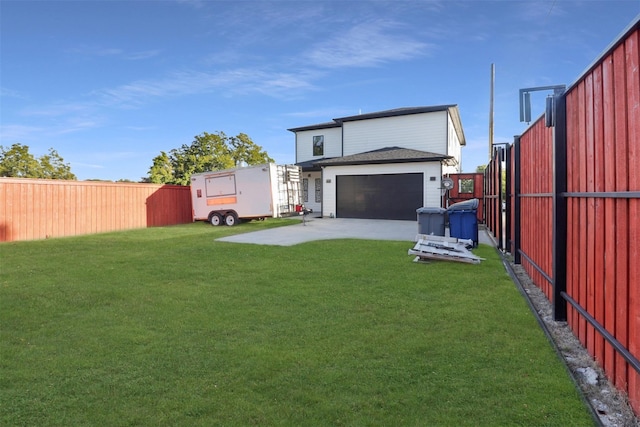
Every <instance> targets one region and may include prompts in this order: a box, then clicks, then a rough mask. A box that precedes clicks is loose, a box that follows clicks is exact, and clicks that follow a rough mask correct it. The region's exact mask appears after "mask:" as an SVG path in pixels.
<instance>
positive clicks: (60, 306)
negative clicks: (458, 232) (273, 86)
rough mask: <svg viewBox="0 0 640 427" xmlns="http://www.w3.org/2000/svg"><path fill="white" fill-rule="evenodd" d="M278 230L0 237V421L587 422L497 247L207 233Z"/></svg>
mask: <svg viewBox="0 0 640 427" xmlns="http://www.w3.org/2000/svg"><path fill="white" fill-rule="evenodd" d="M289 223H290V222H288V221H286V220H284V221H277V220H270V221H266V222H264V223H249V224H241V225H239V226H237V227H233V228H229V227H210V226H208V225H205V224H202V223H197V224H188V225H184V226H175V227H165V228H152V229H144V230H134V231H127V232H119V233H109V234H101V235H94V236H84V237H74V238H62V239H54V240H46V241H35V242H18V243H4V244H0V322H1V324H0V327H1V331H0V332H1V336H0V367H1V372H0V393H1V394H0V399H1V400H0V425H5V426H14V425H24V426H49V425H51V426H53V425H55V426H95V425H100V426H131V425H143V426H160V425H171V426H213V425H223V426H244V425H261V426H266V425H284V426H328V425H331V426H341V425H344V426H378V425H380V426H467V425H468V426H545V425H548V426H587V425H593V421H592V419H591V418H590V415H589V412H588V411H587V409H586V408H585V406H584V404H583V402H582V400H581V398H580V395H579V394H578V392H577V391H576V390H575V388H574V386H573V383H572V382H571V380H570V378H569V377H568V375H567V373H566V371H565V369H564V367H563V366H562V364H561V362H560V361H559V360H558V358H557V356H556V355H555V353H554V351H553V350H552V348H551V346H550V344H549V343H548V342H547V341H546V339H545V336H544V334H543V332H542V331H541V330H540V329H539V327H538V325H537V323H536V321H535V319H534V318H533V316H532V314H531V313H530V311H529V309H528V307H527V305H526V303H525V302H524V301H523V299H522V297H521V295H520V294H519V293H518V291H517V290H516V288H515V287H514V284H513V283H512V282H511V280H510V279H509V277H508V275H507V274H506V273H505V272H504V269H503V267H502V265H501V261H500V259H499V257H498V256H497V254H496V253H495V251H494V250H493V249H492V248H490V247H488V246H482V245H481V247H480V248H478V249H477V250H476V253H477V254H479V255H480V256H482V257H485V258H486V259H487V260H486V261H484V262H483V263H482V264H480V265H466V264H459V263H448V262H433V263H430V264H426V265H425V264H417V263H413V262H412V257H411V256H409V255H407V250H408V249H409V248H410V247H411V246H412V244H411V243H410V242H391V241H364V240H334V241H318V242H310V243H305V244H301V245H296V246H292V247H279V246H260V245H249V244H235V243H224V242H217V241H215V238H217V237H220V236H222V235H223V234H229V233H237V232H246V231H252V230H255V229H261V228H265V227H271V226H279V225H284V224H289Z"/></svg>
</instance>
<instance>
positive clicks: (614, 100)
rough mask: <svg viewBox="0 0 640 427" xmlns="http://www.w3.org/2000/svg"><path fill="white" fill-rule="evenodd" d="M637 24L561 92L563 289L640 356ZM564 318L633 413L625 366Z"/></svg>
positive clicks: (632, 380)
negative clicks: (622, 393) (564, 178)
mask: <svg viewBox="0 0 640 427" xmlns="http://www.w3.org/2000/svg"><path fill="white" fill-rule="evenodd" d="M639 44H640V29H637V28H636V29H635V31H632V32H631V33H630V34H628V36H627V37H626V38H625V39H624V40H622V41H621V42H620V43H619V44H618V45H617V46H616V47H615V48H614V49H613V50H612V51H611V52H609V53H608V54H606V55H605V56H604V57H603V58H602V60H601V61H599V62H598V63H596V64H595V65H594V66H593V67H592V68H591V69H590V70H589V72H587V73H586V74H585V75H584V76H583V77H582V78H580V79H579V80H578V82H577V83H575V84H574V85H573V86H572V87H571V88H570V89H569V91H568V92H567V95H566V102H567V178H568V180H567V193H568V197H567V212H568V217H569V221H568V224H567V226H568V230H567V234H568V242H570V244H569V245H568V246H567V250H568V252H567V267H568V268H567V294H568V295H569V296H570V297H571V298H572V299H573V300H575V301H577V302H578V303H579V305H580V306H581V307H583V308H585V309H586V310H587V312H588V313H589V314H590V315H591V316H592V317H593V318H594V319H595V320H596V321H597V322H598V323H599V324H600V325H603V326H604V327H605V329H606V330H607V331H608V332H609V333H611V334H612V335H613V336H615V337H616V339H617V340H618V341H619V342H620V343H621V344H622V345H623V346H624V347H626V348H627V349H628V350H629V352H630V353H631V354H633V355H635V357H636V358H640V269H639V266H638V261H639V260H640V251H639V249H638V248H639V247H640V198H638V197H633V196H632V195H631V194H629V193H628V192H638V191H640V51H639ZM567 317H568V318H567V320H568V322H569V323H570V325H571V328H572V329H573V330H574V332H575V334H576V335H577V336H578V338H579V339H580V341H581V342H582V344H583V345H584V346H585V347H586V348H587V350H588V351H589V353H590V354H592V355H593V356H594V357H595V358H596V360H597V361H598V362H599V363H600V364H601V365H602V366H603V367H604V368H605V371H606V372H607V375H609V377H610V378H612V379H613V380H614V382H615V384H616V385H617V386H619V387H622V388H627V390H628V392H629V397H630V398H631V401H632V403H633V405H634V407H635V409H636V410H637V411H639V412H640V373H639V372H637V371H635V370H633V369H629V366H628V364H627V363H626V362H625V361H624V360H623V359H622V357H621V356H620V354H616V352H615V351H614V348H613V347H612V346H611V344H610V343H608V342H607V341H605V339H604V338H603V336H602V335H601V334H599V333H598V332H597V331H596V329H594V327H593V326H592V325H591V324H590V323H589V322H587V321H586V320H585V318H584V316H582V315H581V314H580V313H579V312H578V311H577V310H576V309H575V308H574V307H572V306H571V305H570V306H569V311H568V316H567Z"/></svg>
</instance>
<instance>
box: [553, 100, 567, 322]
mask: <svg viewBox="0 0 640 427" xmlns="http://www.w3.org/2000/svg"><path fill="white" fill-rule="evenodd" d="M554 98H555V100H554V101H555V102H554V104H555V111H554V119H555V120H554V121H555V126H554V128H553V255H552V257H553V273H552V275H553V301H552V304H553V320H556V321H565V320H567V301H565V299H564V297H563V296H562V293H563V292H566V290H567V198H566V194H565V193H566V191H567V111H566V96H565V94H564V93H563V92H560V93H558V92H556V94H555V95H554Z"/></svg>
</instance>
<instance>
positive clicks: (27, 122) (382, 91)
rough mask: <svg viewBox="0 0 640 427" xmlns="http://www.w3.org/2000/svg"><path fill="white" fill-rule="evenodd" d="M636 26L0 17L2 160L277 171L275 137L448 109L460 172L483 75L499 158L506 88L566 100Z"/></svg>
mask: <svg viewBox="0 0 640 427" xmlns="http://www.w3.org/2000/svg"><path fill="white" fill-rule="evenodd" d="M638 14H640V0H626V1H616V0H605V1H570V0H555V1H554V0H551V1H537V0H530V1H506V0H503V1H482V0H476V1H461V2H458V1H445V0H443V1H435V0H434V1H419V0H413V1H403V0H391V1H350V0H342V1H311V0H309V1H305V0H298V1H285V0H280V1H243V0H233V1H231V0H229V1H214V0H175V1H173V0H163V1H154V0H130V1H113V0H110V1H97V0H84V1H61V0H57V1H56V0H54V1H32V0H19V1H12V0H0V19H1V22H0V24H1V26H0V28H1V29H0V49H1V50H0V60H1V66H0V67H1V68H0V72H1V74H0V95H1V98H0V107H1V110H0V145H3V146H4V147H5V148H6V147H9V146H11V145H12V144H14V143H21V144H25V145H28V146H29V148H30V151H31V153H32V154H34V155H36V156H40V155H43V154H46V152H47V151H48V149H49V148H54V149H56V150H57V151H58V152H59V153H60V155H61V156H62V157H63V158H64V160H65V162H68V163H70V165H71V169H72V172H73V173H75V174H76V175H77V177H78V179H80V180H84V179H105V180H118V179H130V180H134V181H138V180H140V179H141V178H142V177H145V176H146V175H147V173H148V170H149V167H150V166H151V163H152V159H153V158H154V157H155V156H157V155H158V154H160V152H161V151H170V150H171V149H173V148H178V147H180V146H181V145H183V144H190V143H191V142H192V141H193V137H194V136H195V135H199V134H201V133H202V132H210V133H212V132H217V131H222V132H224V133H226V134H227V135H230V136H231V135H236V134H238V133H240V132H243V133H246V134H248V135H249V136H250V137H251V139H252V140H253V141H254V142H255V143H257V144H259V145H261V146H262V147H263V148H264V149H265V150H266V151H267V152H268V153H269V155H270V156H271V157H273V158H274V159H275V160H276V162H277V163H292V162H294V161H295V155H294V134H293V133H291V132H288V131H287V129H288V128H292V127H297V126H304V125H310V124H315V123H321V122H326V121H330V120H331V119H333V118H336V117H344V116H348V115H355V114H358V113H359V112H362V113H368V112H374V111H380V110H386V109H392V108H400V107H417V106H427V105H441V104H458V106H459V109H460V115H461V119H462V124H463V127H464V131H465V135H466V139H467V146H466V147H465V148H464V149H463V152H462V156H463V157H462V165H463V170H464V171H475V168H476V166H478V165H480V164H485V163H487V157H488V143H487V141H488V134H489V94H490V67H491V64H492V63H494V64H495V67H496V78H495V105H494V111H495V113H494V118H495V125H494V129H495V130H494V133H495V142H497V143H499V142H511V141H512V140H513V135H516V134H520V133H522V132H523V130H524V129H526V124H524V123H520V122H519V112H518V89H519V88H523V87H533V86H547V85H556V84H567V85H568V84H571V83H573V82H574V81H575V80H576V79H577V77H578V76H579V75H580V74H581V73H582V72H583V71H584V70H585V68H586V67H587V66H588V65H589V64H591V63H592V62H593V61H594V60H595V59H596V57H597V56H599V55H600V54H601V53H602V52H603V50H604V49H605V48H606V47H607V46H608V45H609V44H610V43H611V42H613V41H614V39H616V38H617V36H618V35H619V34H620V33H621V32H622V31H623V30H624V29H625V28H626V27H627V26H628V25H629V24H630V23H631V22H632V21H633V20H634V19H635V18H636V17H637V16H638ZM545 96H546V93H537V94H534V95H533V116H534V117H537V116H538V115H539V114H540V113H542V109H543V104H544V98H545Z"/></svg>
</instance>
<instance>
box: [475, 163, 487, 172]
mask: <svg viewBox="0 0 640 427" xmlns="http://www.w3.org/2000/svg"><path fill="white" fill-rule="evenodd" d="M486 168H487V165H480V166H478V167H477V168H476V172H477V173H484V170H485V169H486Z"/></svg>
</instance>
